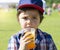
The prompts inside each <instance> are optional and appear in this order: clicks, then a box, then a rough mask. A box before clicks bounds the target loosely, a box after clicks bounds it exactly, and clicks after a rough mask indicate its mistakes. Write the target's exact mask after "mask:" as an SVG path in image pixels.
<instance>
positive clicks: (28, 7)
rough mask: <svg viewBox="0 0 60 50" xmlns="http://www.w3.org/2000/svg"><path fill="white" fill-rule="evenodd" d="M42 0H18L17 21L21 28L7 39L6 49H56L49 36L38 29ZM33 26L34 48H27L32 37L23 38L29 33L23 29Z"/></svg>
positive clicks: (41, 15) (41, 13)
mask: <svg viewBox="0 0 60 50" xmlns="http://www.w3.org/2000/svg"><path fill="white" fill-rule="evenodd" d="M43 12H44V10H43V3H42V0H20V1H19V5H18V8H17V18H18V22H19V23H20V24H21V27H22V30H21V31H19V32H18V33H17V34H15V35H13V36H12V37H11V39H10V40H9V45H8V50H57V49H56V46H55V44H54V42H53V40H52V38H51V36H50V35H49V34H47V33H45V32H42V31H41V30H40V29H38V26H39V24H40V23H41V22H42V20H43V18H44V17H43ZM26 28H34V29H35V30H36V31H35V45H36V47H35V48H32V49H29V48H28V47H27V45H28V44H29V43H31V42H33V37H31V38H25V37H27V36H30V35H31V34H29V33H27V34H24V33H25V32H24V29H26Z"/></svg>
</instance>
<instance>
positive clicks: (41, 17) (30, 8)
mask: <svg viewBox="0 0 60 50" xmlns="http://www.w3.org/2000/svg"><path fill="white" fill-rule="evenodd" d="M26 10H36V9H35V8H32V7H26V8H20V9H18V10H17V19H18V20H19V18H18V17H19V14H20V13H21V11H26ZM38 12H39V15H40V23H41V22H42V20H43V18H44V16H43V14H42V13H41V12H40V11H38Z"/></svg>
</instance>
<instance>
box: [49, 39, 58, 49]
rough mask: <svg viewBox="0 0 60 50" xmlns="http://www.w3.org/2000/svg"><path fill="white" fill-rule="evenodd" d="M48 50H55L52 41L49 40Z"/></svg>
mask: <svg viewBox="0 0 60 50" xmlns="http://www.w3.org/2000/svg"><path fill="white" fill-rule="evenodd" d="M49 50H57V48H56V45H55V43H54V41H53V40H52V39H50V44H49Z"/></svg>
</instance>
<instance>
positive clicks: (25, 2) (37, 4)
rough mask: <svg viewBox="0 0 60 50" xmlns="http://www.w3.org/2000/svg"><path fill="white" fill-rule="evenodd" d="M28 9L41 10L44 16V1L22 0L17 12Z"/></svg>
mask: <svg viewBox="0 0 60 50" xmlns="http://www.w3.org/2000/svg"><path fill="white" fill-rule="evenodd" d="M26 7H32V8H35V9H37V10H39V11H40V12H41V13H42V14H43V12H44V10H43V2H42V0H20V1H19V3H18V7H17V10H18V9H21V8H26Z"/></svg>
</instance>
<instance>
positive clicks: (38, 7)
mask: <svg viewBox="0 0 60 50" xmlns="http://www.w3.org/2000/svg"><path fill="white" fill-rule="evenodd" d="M25 7H33V8H35V9H37V10H39V11H40V12H41V13H42V14H43V12H44V10H43V8H41V7H40V6H37V5H33V4H24V5H19V6H18V9H20V8H25Z"/></svg>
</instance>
